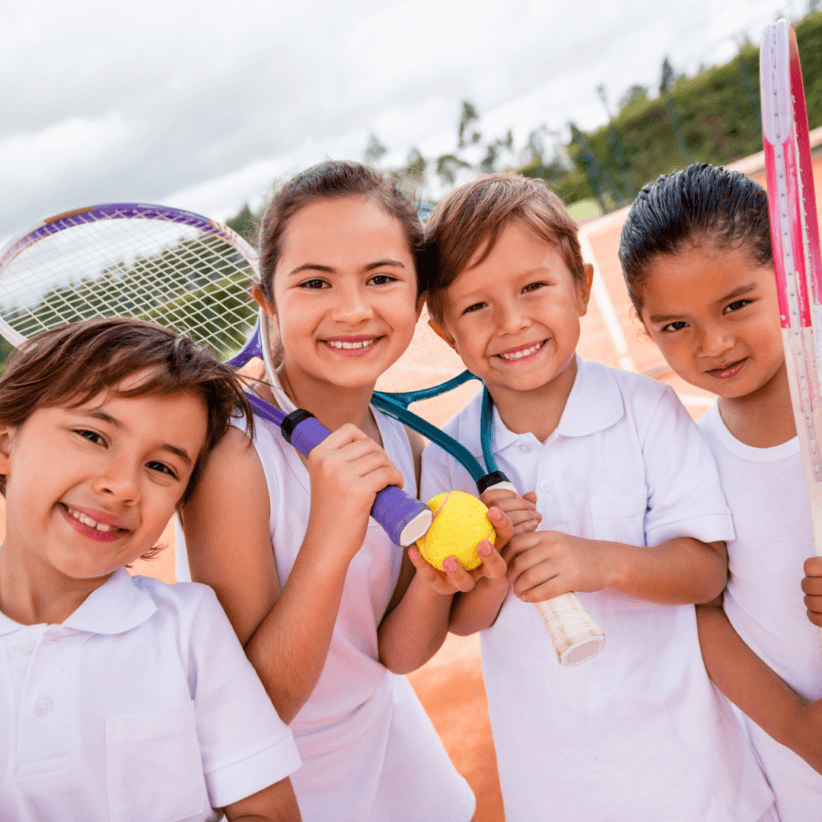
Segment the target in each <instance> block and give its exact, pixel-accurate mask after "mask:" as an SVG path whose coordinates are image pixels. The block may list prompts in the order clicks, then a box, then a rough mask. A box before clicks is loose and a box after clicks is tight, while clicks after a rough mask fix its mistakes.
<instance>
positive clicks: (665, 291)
mask: <svg viewBox="0 0 822 822" xmlns="http://www.w3.org/2000/svg"><path fill="white" fill-rule="evenodd" d="M620 259H621V261H622V269H623V272H624V274H625V280H626V283H627V285H628V292H629V294H630V296H631V300H632V302H633V304H634V308H635V309H636V312H637V314H638V315H639V318H640V319H641V320H642V323H643V325H644V327H645V329H646V330H647V332H648V334H649V335H650V337H651V338H652V339H653V340H654V342H655V343H656V344H657V345H658V346H659V349H660V351H661V352H662V354H663V356H664V357H665V359H666V360H667V362H668V364H669V365H670V366H671V368H672V369H673V370H674V372H675V373H676V374H678V375H679V376H680V377H682V379H684V380H685V381H687V382H689V383H691V384H692V385H695V386H697V387H699V388H703V389H706V390H708V391H711V392H713V393H715V394H717V395H718V400H717V402H716V404H715V405H714V406H712V407H711V408H710V409H709V410H708V411H706V412H705V414H704V415H703V416H702V417H701V418H700V419H699V428H700V430H701V431H702V434H703V436H704V437H705V440H706V441H707V443H708V446H709V447H710V449H711V451H712V452H713V455H714V458H715V460H716V463H717V466H718V468H719V477H720V481H721V483H722V489H723V491H724V493H725V497H726V499H727V501H728V504H729V505H730V507H731V510H732V512H733V518H734V529H735V532H736V535H735V538H734V539H732V540H729V542H728V557H729V566H730V575H729V579H728V586H727V589H726V590H725V592H724V598H721V599H720V600H718V601H716V602H714V603H711V604H709V605H704V606H701V607H700V608H699V609H698V619H699V636H700V643H701V647H702V655H703V657H704V660H705V664H706V666H707V669H708V673H709V674H710V676H711V678H712V679H713V680H714V682H715V683H716V684H717V686H718V687H719V688H720V690H721V691H722V692H723V693H724V694H725V695H726V696H727V697H728V698H729V699H730V700H731V701H732V702H734V703H735V704H736V705H737V706H738V707H739V708H740V709H741V710H742V711H743V712H744V716H743V722H744V725H745V729H746V732H747V734H748V736H749V738H750V741H751V744H752V746H753V748H754V750H755V752H756V755H757V758H758V759H759V761H760V763H761V764H762V767H763V769H764V771H765V775H766V776H767V779H768V782H769V784H770V785H771V787H772V789H773V791H774V795H775V798H776V808H777V811H778V813H779V818H780V819H781V820H782V822H807V820H810V819H816V818H817V817H818V816H819V814H820V809H822V773H820V771H822V703H819V702H815V701H816V700H819V699H820V698H822V662H820V650H819V633H818V631H816V630H815V629H814V627H813V625H812V624H811V623H810V622H809V621H808V620H807V618H806V614H805V607H804V605H803V600H802V591H801V584H802V582H803V574H804V573H805V571H804V570H803V569H804V566H805V563H806V561H807V560H808V557H810V556H812V555H813V553H814V546H813V536H812V530H811V517H810V511H809V507H808V494H807V490H806V487H805V475H804V472H803V468H802V458H801V454H800V446H799V441H798V439H797V434H796V425H795V423H794V414H793V408H792V403H791V395H790V391H789V386H788V373H787V369H786V363H785V353H784V349H783V342H782V332H781V329H780V312H779V305H778V300H777V287H776V281H775V278H774V259H773V251H772V247H771V231H770V227H769V221H768V199H767V195H766V193H765V191H764V189H763V188H762V187H761V186H760V185H758V184H757V183H756V182H754V181H753V180H751V179H750V178H748V177H746V176H744V175H743V174H740V173H738V172H733V171H727V170H724V169H721V168H715V167H713V166H708V165H692V166H689V167H688V168H686V169H684V170H682V171H677V172H674V173H672V174H668V175H665V176H663V177H660V178H659V179H658V180H656V181H655V182H653V183H650V184H648V185H646V186H645V187H644V188H643V189H642V191H641V192H640V194H639V197H638V198H637V200H636V202H635V203H634V204H633V206H632V207H631V211H630V213H629V214H628V218H627V220H626V222H625V226H624V227H623V230H622V239H621V246H620ZM807 582H809V580H806V583H807ZM803 760H806V761H803ZM814 769H816V770H814Z"/></svg>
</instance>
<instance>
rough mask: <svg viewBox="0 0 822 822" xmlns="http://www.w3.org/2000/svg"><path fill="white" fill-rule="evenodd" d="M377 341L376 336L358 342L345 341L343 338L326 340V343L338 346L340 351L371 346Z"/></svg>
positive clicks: (334, 346) (333, 346)
mask: <svg viewBox="0 0 822 822" xmlns="http://www.w3.org/2000/svg"><path fill="white" fill-rule="evenodd" d="M376 341H377V338H376V337H373V338H372V339H370V340H357V341H356V342H343V341H342V340H326V341H325V343H326V345H330V346H331V347H332V348H336V349H337V350H338V351H343V350H344V351H354V350H356V349H361V348H371V346H372V345H374V343H375V342H376Z"/></svg>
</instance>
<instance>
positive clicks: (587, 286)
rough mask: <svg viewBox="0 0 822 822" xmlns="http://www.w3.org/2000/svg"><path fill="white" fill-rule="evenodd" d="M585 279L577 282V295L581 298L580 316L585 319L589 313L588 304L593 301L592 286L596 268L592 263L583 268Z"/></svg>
mask: <svg viewBox="0 0 822 822" xmlns="http://www.w3.org/2000/svg"><path fill="white" fill-rule="evenodd" d="M582 271H583V279H582V281H580V280H577V281H576V283H577V293H578V296H579V307H578V310H579V316H580V317H584V316H585V315H586V314H587V313H588V303H589V301H590V299H591V286H592V285H593V282H594V267H593V266H592V265H591V263H585V265H584V266H583V267H582Z"/></svg>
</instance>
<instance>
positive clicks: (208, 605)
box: [132, 576, 220, 616]
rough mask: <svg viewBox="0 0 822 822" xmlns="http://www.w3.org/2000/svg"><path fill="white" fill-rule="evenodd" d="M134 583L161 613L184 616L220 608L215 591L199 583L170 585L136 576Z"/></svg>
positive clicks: (150, 578)
mask: <svg viewBox="0 0 822 822" xmlns="http://www.w3.org/2000/svg"><path fill="white" fill-rule="evenodd" d="M132 582H133V584H134V585H135V586H136V587H137V588H139V590H140V591H142V592H143V593H144V594H145V595H146V596H148V597H149V598H150V599H151V600H152V602H154V604H155V605H156V606H157V609H158V610H159V611H163V612H166V613H176V614H178V615H180V616H182V615H186V614H188V615H193V614H194V613H196V612H197V611H199V610H202V609H204V610H212V609H214V608H220V604H219V603H218V602H217V596H216V594H215V593H214V591H212V590H211V588H210V587H209V586H208V585H203V584H202V583H199V582H175V583H172V584H169V583H167V582H161V581H160V580H159V579H154V578H153V577H144V576H134V577H132Z"/></svg>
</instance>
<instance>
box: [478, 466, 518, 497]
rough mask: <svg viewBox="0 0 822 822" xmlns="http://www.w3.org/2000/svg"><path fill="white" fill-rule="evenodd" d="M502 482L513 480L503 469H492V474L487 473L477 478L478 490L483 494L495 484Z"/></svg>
mask: <svg viewBox="0 0 822 822" xmlns="http://www.w3.org/2000/svg"><path fill="white" fill-rule="evenodd" d="M501 482H511V480H509V479H508V477H506V476H505V474H503V473H502V471H492V472H491V473H490V474H486V475H485V476H484V477H480V478H479V479H478V480H477V490H478V491H479V492H480V496H481V495H482V494H483V493H484V492H485V491H487V490H488V489H489V488H491V487H492V486H494V485H499V483H501Z"/></svg>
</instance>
